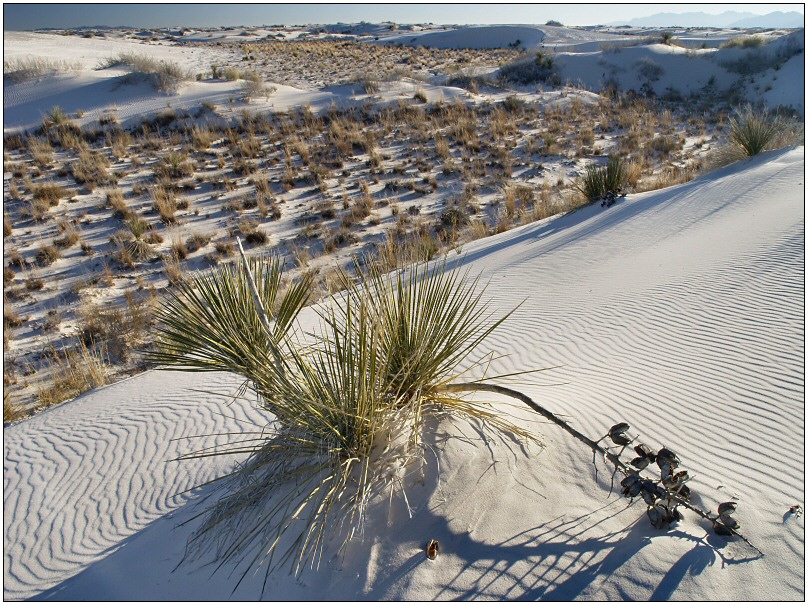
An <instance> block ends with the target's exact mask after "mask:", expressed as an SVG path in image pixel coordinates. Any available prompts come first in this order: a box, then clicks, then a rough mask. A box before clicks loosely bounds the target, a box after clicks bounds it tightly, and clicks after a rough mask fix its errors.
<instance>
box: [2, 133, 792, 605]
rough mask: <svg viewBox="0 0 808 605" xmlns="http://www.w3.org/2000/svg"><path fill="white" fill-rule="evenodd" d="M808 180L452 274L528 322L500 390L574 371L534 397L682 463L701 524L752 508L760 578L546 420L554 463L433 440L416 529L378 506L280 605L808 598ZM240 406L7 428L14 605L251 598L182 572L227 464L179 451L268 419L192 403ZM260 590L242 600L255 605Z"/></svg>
mask: <svg viewBox="0 0 808 605" xmlns="http://www.w3.org/2000/svg"><path fill="white" fill-rule="evenodd" d="M804 171H805V164H804V148H802V147H800V148H796V149H791V150H783V151H779V152H771V153H768V154H766V155H764V156H762V157H759V158H756V159H753V160H748V161H745V162H742V163H739V164H737V165H734V166H730V167H728V168H725V169H722V170H720V171H717V172H714V173H711V174H708V175H707V176H705V177H702V178H700V179H697V180H696V181H693V182H691V183H688V184H685V185H681V186H678V187H675V188H672V189H668V190H660V191H655V192H649V193H646V194H640V195H634V196H629V198H627V199H625V200H622V201H620V202H618V203H617V204H616V205H615V206H613V207H612V208H610V209H602V208H600V207H599V206H592V207H589V208H584V209H582V210H579V211H577V212H575V213H573V214H571V215H568V216H566V217H562V218H555V219H548V220H545V221H542V222H539V223H534V224H531V225H527V226H525V227H521V228H518V229H515V230H513V231H509V232H507V233H503V234H501V235H499V236H495V237H492V238H488V239H485V240H480V241H478V242H475V243H474V244H473V245H468V246H465V248H464V250H463V253H464V254H463V256H457V257H454V262H455V263H456V264H458V265H464V266H467V267H469V268H471V270H472V271H473V272H474V273H478V272H483V273H484V275H485V276H486V277H487V278H489V279H490V286H489V293H490V294H491V296H492V297H493V299H494V301H495V303H496V304H497V305H500V306H501V307H502V308H503V309H508V308H511V307H513V305H514V304H516V303H517V302H518V301H520V300H522V299H524V300H525V302H524V304H523V305H522V307H520V309H519V310H518V311H517V312H516V313H515V315H514V316H513V318H512V319H511V320H510V321H509V322H508V323H506V324H505V325H504V326H503V328H502V330H501V331H500V332H498V333H495V335H494V336H493V337H492V340H491V345H492V347H493V349H494V350H496V351H498V352H500V353H503V354H504V353H507V354H508V357H507V359H505V360H502V361H499V362H497V364H496V366H497V367H495V368H493V370H494V371H495V372H502V371H517V370H525V369H530V368H535V367H546V366H551V365H561V366H562V367H560V368H558V369H555V370H552V371H548V372H546V373H544V374H542V375H540V378H538V379H534V380H533V381H532V383H531V384H527V385H522V386H523V388H524V390H525V391H526V392H528V393H529V394H530V395H531V396H533V397H535V398H536V399H537V400H539V401H541V402H542V403H543V404H545V405H546V406H547V407H548V408H549V409H551V410H553V411H555V412H557V413H559V414H565V415H566V416H567V417H568V418H570V419H571V420H572V421H573V422H574V424H575V426H576V427H577V428H578V429H579V430H581V431H583V432H584V433H586V434H588V435H590V436H593V437H597V436H600V435H602V434H603V433H604V432H605V431H606V429H607V428H608V427H609V426H610V425H611V424H612V423H614V422H616V421H621V420H624V421H627V422H629V423H631V424H632V427H633V429H632V434H633V433H634V432H635V431H636V432H638V433H640V434H641V436H642V440H643V441H645V442H646V443H649V444H650V445H652V446H654V447H659V446H661V445H663V444H664V445H666V446H668V447H670V448H673V449H674V450H675V451H676V452H677V453H678V454H679V456H680V457H681V459H682V461H683V466H684V467H685V468H687V469H689V470H690V471H691V473H692V474H693V475H695V478H694V480H693V481H692V483H691V487H692V489H693V491H694V492H695V494H696V495H697V496H696V498H694V500H695V502H697V503H699V504H700V505H701V506H702V507H703V508H705V509H706V508H713V509H714V507H715V505H716V504H717V503H718V502H720V501H722V500H726V499H730V498H732V497H735V498H737V500H738V503H739V514H738V517H739V519H740V520H741V522H742V524H743V530H744V533H745V535H747V537H748V538H749V539H750V540H751V541H752V542H753V543H755V544H756V545H757V546H758V547H759V548H761V549H762V550H763V551H765V552H766V557H765V558H763V559H757V560H752V559H753V557H754V554H755V553H754V551H752V550H751V549H749V548H748V547H746V546H745V545H744V544H743V543H741V542H739V541H732V542H730V543H727V541H726V540H724V539H723V538H719V537H716V536H714V535H712V533H711V532H710V531H709V529H708V528H707V527H706V526H705V524H703V523H700V522H698V521H697V520H696V519H695V517H694V516H693V515H692V514H691V515H688V516H687V517H686V519H685V520H684V521H683V522H681V523H680V524H679V525H678V526H677V527H676V528H673V529H671V530H669V531H667V532H660V531H657V530H654V529H653V528H652V527H651V526H650V525H649V524H648V522H647V520H646V518H645V516H644V507H643V505H642V504H641V503H635V504H634V505H633V506H632V507H628V502H627V501H626V500H623V499H621V498H618V497H617V496H615V495H612V496H611V497H608V484H609V481H608V473H606V472H604V471H605V469H604V468H603V465H602V464H601V472H600V475H599V477H598V481H597V482H596V480H595V477H594V472H593V467H592V464H591V456H590V455H588V454H587V451H586V450H585V449H584V448H583V447H582V446H581V445H580V444H578V443H577V442H575V441H573V440H571V438H568V437H567V436H566V434H563V433H561V432H560V431H558V430H557V429H555V428H553V427H550V426H547V425H545V424H541V423H538V422H537V421H535V420H532V419H531V420H525V422H531V423H535V427H536V428H537V429H538V430H539V431H541V432H542V433H543V435H544V440H545V442H546V448H545V449H544V450H541V451H539V450H536V449H535V448H534V449H532V450H528V451H523V450H521V449H520V448H518V447H515V446H513V445H512V444H508V443H504V442H502V441H498V440H493V441H492V440H483V439H482V438H481V437H480V436H479V434H478V433H477V432H476V431H475V427H470V426H467V425H463V424H458V425H456V426H452V425H451V424H449V423H445V424H443V425H441V426H440V427H439V429H438V431H437V434H436V435H435V436H434V437H431V438H430V440H429V443H430V445H432V447H433V449H434V452H435V455H434V457H432V458H431V459H430V469H434V468H435V462H439V464H440V468H441V469H442V478H441V483H440V484H439V485H438V484H437V483H436V482H435V481H434V477H433V476H432V475H430V477H429V478H428V480H427V481H426V482H425V483H424V484H423V485H413V486H411V489H410V491H409V493H408V496H409V499H410V504H411V505H412V506H413V507H414V513H413V518H412V519H409V518H408V517H407V515H406V514H404V512H403V506H402V504H401V503H400V502H395V503H394V507H393V509H392V511H388V509H387V507H386V505H385V504H382V503H378V504H377V506H376V507H375V508H374V509H372V510H371V512H370V519H369V523H368V526H367V527H366V532H365V536H364V541H358V542H355V543H352V546H351V547H350V548H349V549H348V551H347V553H346V554H345V556H344V558H337V557H334V558H330V557H329V556H328V555H330V554H333V553H327V557H326V561H327V562H325V563H324V565H323V567H322V568H321V570H320V571H319V572H317V573H307V574H306V575H304V576H303V577H302V578H301V579H300V581H295V580H294V578H292V577H290V576H287V575H285V574H283V573H280V574H277V575H275V576H273V577H272V578H270V582H269V583H268V586H267V590H266V592H265V597H266V598H271V599H285V598H296V599H315V600H316V599H330V598H334V596H335V595H341V596H344V597H345V598H372V599H449V598H464V599H465V598H483V599H511V598H526V599H538V598H543V599H556V600H566V599H598V600H606V599H610V600H613V599H678V600H681V599H698V600H713V599H718V600H723V599H726V600H750V599H751V600H755V599H765V600H770V599H774V600H778V599H788V600H792V599H793V600H799V599H803V598H804V581H805V578H804V518H802V519H793V518H788V517H787V516H786V515H785V513H786V511H787V510H788V507H789V506H791V505H793V504H798V503H799V504H803V505H804V498H805V494H804V483H803V478H804V435H805V432H804V418H805V413H804V311H805V309H804V297H803V294H804V267H805V260H804V244H805V214H804V207H803V200H804ZM539 383H544V384H548V383H555V384H556V385H557V386H542V384H539ZM559 383H563V384H560V385H559ZM234 384H235V383H234V382H233V380H231V379H230V378H228V377H226V376H222V375H218V374H217V375H207V376H204V381H200V379H199V376H198V375H182V374H178V373H166V372H156V371H152V372H148V373H146V374H144V375H141V376H139V377H136V378H133V379H130V380H127V381H125V382H122V383H118V384H116V385H112V386H109V387H106V388H103V389H100V390H97V391H95V392H92V393H89V394H86V395H85V396H83V397H81V398H79V399H78V400H76V401H74V402H72V403H68V404H65V405H62V406H59V407H57V408H54V409H52V410H50V411H48V412H46V413H42V414H40V415H38V416H36V417H33V418H31V419H30V420H27V421H25V422H22V423H20V424H18V425H16V426H13V427H11V428H8V429H5V430H4V544H5V549H4V597H5V598H11V599H20V598H29V597H39V598H62V599H93V600H99V599H101V600H103V599H176V598H181V599H192V600H193V599H204V600H208V599H224V598H228V597H230V591H231V587H232V581H231V580H228V578H227V574H226V573H222V572H219V573H217V574H214V575H213V576H211V574H210V570H209V569H205V568H202V569H199V568H195V567H189V566H184V567H180V568H179V569H178V570H177V571H176V572H174V573H172V572H171V570H172V569H173V568H174V567H175V566H176V565H177V564H178V562H179V560H180V557H181V555H182V552H183V546H184V540H185V538H186V537H187V535H188V531H189V530H190V527H193V525H190V526H184V527H182V528H180V527H177V523H178V522H179V521H181V520H183V519H187V518H188V517H189V516H190V515H191V514H192V513H193V512H194V509H193V507H191V506H189V505H187V496H177V494H178V493H179V492H181V491H183V490H186V489H188V488H190V487H191V486H193V485H195V484H196V483H198V482H200V481H203V480H205V479H206V478H209V477H212V476H214V475H216V474H217V473H221V472H222V471H223V470H224V469H225V468H226V467H227V461H223V460H222V461H218V463H213V461H208V462H204V463H199V462H196V461H194V462H183V463H179V464H178V463H172V462H168V461H169V460H170V459H171V458H173V457H175V456H176V455H178V454H179V453H181V452H184V451H189V450H190V449H193V448H195V447H199V446H200V442H199V441H194V442H193V445H189V443H188V442H185V441H170V439H173V438H177V437H182V436H187V435H191V434H200V433H209V432H216V431H225V430H234V429H237V428H238V427H239V426H244V423H243V422H239V421H236V420H233V419H230V418H228V417H234V418H239V419H248V418H251V419H253V420H256V419H258V416H259V415H258V414H257V413H256V412H254V411H251V410H250V408H249V405H247V404H241V403H240V404H234V405H233V406H232V407H229V408H227V407H225V406H224V399H223V398H221V397H216V396H213V395H206V394H200V393H197V392H193V391H192V390H191V389H192V388H195V387H196V388H203V389H207V390H211V391H225V390H226V389H227V388H228V387H232V386H233V385H234ZM220 414H225V416H227V417H224V416H221V415H220ZM202 442H204V440H203V441H202ZM431 538H435V539H438V540H439V541H440V542H441V545H442V546H443V552H442V554H441V556H440V557H439V558H438V559H437V560H436V561H434V562H430V561H427V560H426V559H425V557H424V555H423V547H424V545H425V544H426V542H427V541H428V540H429V539H431ZM262 579H263V575H260V576H259V577H257V578H252V577H250V578H248V579H247V580H246V581H245V583H244V584H242V586H241V587H240V588H239V590H238V591H237V592H236V593H235V594H234V595H233V597H234V598H243V599H253V598H257V597H258V595H259V594H260V592H261V580H262Z"/></svg>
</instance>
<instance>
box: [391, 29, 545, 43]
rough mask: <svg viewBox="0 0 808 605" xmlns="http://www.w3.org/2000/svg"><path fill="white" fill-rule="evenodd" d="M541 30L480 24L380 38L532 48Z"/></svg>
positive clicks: (542, 36)
mask: <svg viewBox="0 0 808 605" xmlns="http://www.w3.org/2000/svg"><path fill="white" fill-rule="evenodd" d="M543 38H544V32H543V31H542V30H541V29H539V28H537V27H531V26H527V25H480V26H471V27H463V28H460V29H449V30H446V31H427V32H405V33H402V34H399V35H391V36H387V37H385V38H383V39H381V41H382V42H385V43H391V42H392V43H395V44H403V45H405V46H425V47H427V48H507V47H508V46H512V47H515V46H518V47H521V48H534V47H536V46H538V44H539V43H540V42H541V41H542V39H543Z"/></svg>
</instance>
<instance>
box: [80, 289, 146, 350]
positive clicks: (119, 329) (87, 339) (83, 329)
mask: <svg viewBox="0 0 808 605" xmlns="http://www.w3.org/2000/svg"><path fill="white" fill-rule="evenodd" d="M125 296H126V302H125V304H124V305H123V306H115V305H109V304H107V305H103V306H102V305H98V304H95V303H90V304H87V305H85V306H83V307H82V308H81V309H79V313H78V328H77V329H78V337H79V339H80V340H81V342H82V343H83V344H84V345H85V346H86V347H90V348H91V349H93V350H95V349H101V350H104V351H106V352H107V355H108V358H109V360H110V361H112V362H122V361H126V360H128V359H130V358H131V357H132V355H133V354H134V352H135V349H136V348H137V347H138V346H140V345H142V344H144V343H145V342H146V341H147V340H148V338H149V329H150V328H151V326H152V325H153V316H152V313H153V309H154V299H153V297H151V296H136V295H135V294H132V293H131V292H127V293H126V295H125Z"/></svg>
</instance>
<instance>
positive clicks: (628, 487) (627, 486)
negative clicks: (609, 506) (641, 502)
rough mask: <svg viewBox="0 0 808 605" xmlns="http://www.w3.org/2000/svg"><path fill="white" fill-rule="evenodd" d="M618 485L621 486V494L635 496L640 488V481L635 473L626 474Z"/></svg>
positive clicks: (629, 496)
mask: <svg viewBox="0 0 808 605" xmlns="http://www.w3.org/2000/svg"><path fill="white" fill-rule="evenodd" d="M620 485H622V486H623V489H622V490H621V492H622V494H623V495H624V496H625V497H627V498H635V497H636V496H637V495H638V494H639V493H640V490H642V481H641V480H640V478H639V477H638V476H637V475H626V477H625V478H624V479H623V480H622V481H621V482H620Z"/></svg>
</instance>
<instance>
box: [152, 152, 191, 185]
mask: <svg viewBox="0 0 808 605" xmlns="http://www.w3.org/2000/svg"><path fill="white" fill-rule="evenodd" d="M193 174H194V164H193V162H192V161H190V160H189V159H188V155H187V154H185V153H182V152H177V151H170V152H169V153H168V154H166V155H165V156H164V157H163V158H162V160H161V162H160V163H159V164H158V165H157V166H155V167H154V175H155V176H156V177H157V178H158V179H177V178H182V177H188V176H193Z"/></svg>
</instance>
